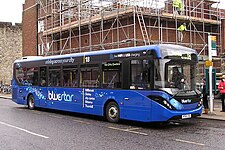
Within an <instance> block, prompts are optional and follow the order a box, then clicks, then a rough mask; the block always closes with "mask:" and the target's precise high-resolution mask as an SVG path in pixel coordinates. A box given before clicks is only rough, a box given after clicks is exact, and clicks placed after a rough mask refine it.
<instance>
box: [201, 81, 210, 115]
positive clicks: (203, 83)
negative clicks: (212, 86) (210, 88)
mask: <svg viewBox="0 0 225 150" xmlns="http://www.w3.org/2000/svg"><path fill="white" fill-rule="evenodd" d="M202 95H203V106H204V111H205V112H204V113H203V114H208V112H209V104H208V99H207V96H208V94H207V91H206V81H205V78H203V79H202Z"/></svg>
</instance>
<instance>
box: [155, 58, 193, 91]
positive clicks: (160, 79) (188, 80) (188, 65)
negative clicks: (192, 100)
mask: <svg viewBox="0 0 225 150" xmlns="http://www.w3.org/2000/svg"><path fill="white" fill-rule="evenodd" d="M155 68H156V71H155V88H156V89H162V90H165V91H170V93H171V91H173V92H172V93H173V94H175V93H176V92H178V91H180V90H195V75H196V64H195V63H193V62H191V61H182V60H179V61H177V60H171V59H164V60H159V61H156V62H155ZM174 92H175V93H174Z"/></svg>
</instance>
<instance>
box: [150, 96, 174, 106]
mask: <svg viewBox="0 0 225 150" xmlns="http://www.w3.org/2000/svg"><path fill="white" fill-rule="evenodd" d="M148 98H150V99H152V100H154V101H155V102H157V103H159V104H161V105H163V106H164V107H166V108H168V109H170V110H174V109H175V108H174V107H173V106H172V105H171V104H170V103H169V102H168V101H167V100H166V99H164V98H163V97H161V96H155V95H150V96H148Z"/></svg>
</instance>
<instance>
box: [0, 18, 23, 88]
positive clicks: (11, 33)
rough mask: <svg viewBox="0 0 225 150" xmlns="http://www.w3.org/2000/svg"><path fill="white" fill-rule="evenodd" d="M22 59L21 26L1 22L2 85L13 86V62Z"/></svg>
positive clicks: (0, 74) (0, 79)
mask: <svg viewBox="0 0 225 150" xmlns="http://www.w3.org/2000/svg"><path fill="white" fill-rule="evenodd" d="M21 57H22V29H21V24H15V25H12V23H11V22H0V65H1V67H0V82H1V83H2V84H6V83H8V84H11V80H12V67H13V62H14V61H15V60H16V59H20V58H21Z"/></svg>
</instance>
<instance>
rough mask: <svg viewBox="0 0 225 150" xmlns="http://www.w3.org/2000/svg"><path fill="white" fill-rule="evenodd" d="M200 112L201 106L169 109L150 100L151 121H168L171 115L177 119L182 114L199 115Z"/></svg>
mask: <svg viewBox="0 0 225 150" xmlns="http://www.w3.org/2000/svg"><path fill="white" fill-rule="evenodd" d="M201 112H202V106H201V107H198V108H196V109H192V110H182V111H177V110H169V109H167V108H165V107H164V106H162V105H159V104H158V103H156V102H154V101H152V121H157V122H162V121H168V120H169V119H171V118H173V117H177V118H179V119H182V117H181V116H182V115H187V114H191V115H196V114H198V115H200V114H201Z"/></svg>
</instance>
